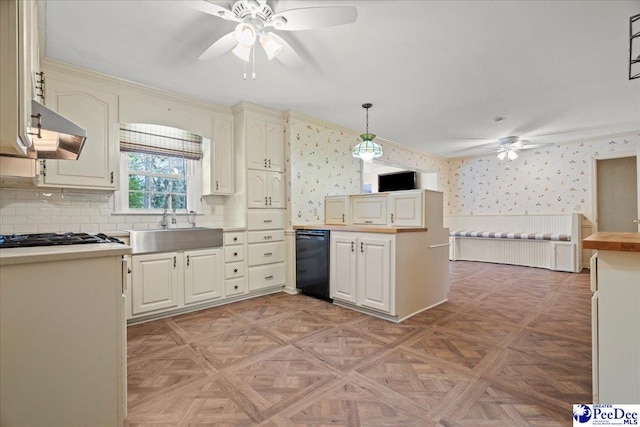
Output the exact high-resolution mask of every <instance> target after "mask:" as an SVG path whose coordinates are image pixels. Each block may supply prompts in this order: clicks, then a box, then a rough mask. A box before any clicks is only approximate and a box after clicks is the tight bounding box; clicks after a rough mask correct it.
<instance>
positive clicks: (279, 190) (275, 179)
mask: <svg viewBox="0 0 640 427" xmlns="http://www.w3.org/2000/svg"><path fill="white" fill-rule="evenodd" d="M283 177H284V174H282V173H280V172H267V181H268V182H267V202H268V205H269V207H270V208H284V179H283Z"/></svg>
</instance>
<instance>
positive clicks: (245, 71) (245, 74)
mask: <svg viewBox="0 0 640 427" xmlns="http://www.w3.org/2000/svg"><path fill="white" fill-rule="evenodd" d="M242 64H243V65H244V79H245V80H247V63H246V62H244V61H242Z"/></svg>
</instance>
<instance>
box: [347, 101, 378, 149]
mask: <svg viewBox="0 0 640 427" xmlns="http://www.w3.org/2000/svg"><path fill="white" fill-rule="evenodd" d="M372 106H373V105H372V104H369V103H367V104H362V108H365V109H366V110H367V128H366V129H367V130H366V132H365V133H363V134H362V135H360V138H362V142H360V143H359V144H357V145H356V146H355V147H353V150H351V154H352V155H353V157H357V158H360V159H362V160H365V161H369V160H373V159H375V158H378V157H381V156H382V146H381V145H380V144H377V143H375V142H374V141H373V140H374V139H375V137H376V136H375V134H373V133H369V108H371V107H372Z"/></svg>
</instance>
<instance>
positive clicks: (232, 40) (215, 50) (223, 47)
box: [198, 31, 238, 61]
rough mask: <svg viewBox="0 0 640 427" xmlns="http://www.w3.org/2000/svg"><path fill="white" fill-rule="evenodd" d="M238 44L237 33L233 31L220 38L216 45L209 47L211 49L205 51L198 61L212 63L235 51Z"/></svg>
mask: <svg viewBox="0 0 640 427" xmlns="http://www.w3.org/2000/svg"><path fill="white" fill-rule="evenodd" d="M237 43H238V41H237V40H236V36H235V31H232V32H230V33H228V34H225V35H224V36H222V37H220V38H219V39H218V40H217V41H216V42H215V43H214V44H212V45H211V46H209V48H208V49H207V50H205V51H204V52H203V53H202V55H200V57H199V58H198V59H199V60H201V61H210V60H212V59H214V58H216V57H218V56H220V55H222V54H223V53H225V52H227V51H229V50H230V49H233V47H234V46H235V45H236V44H237Z"/></svg>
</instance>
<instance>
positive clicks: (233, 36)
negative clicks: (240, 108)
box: [186, 0, 358, 79]
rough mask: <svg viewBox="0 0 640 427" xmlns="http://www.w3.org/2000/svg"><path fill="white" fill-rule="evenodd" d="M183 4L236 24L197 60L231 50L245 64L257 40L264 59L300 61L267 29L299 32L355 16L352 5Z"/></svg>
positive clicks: (198, 0)
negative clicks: (280, 8) (281, 7)
mask: <svg viewBox="0 0 640 427" xmlns="http://www.w3.org/2000/svg"><path fill="white" fill-rule="evenodd" d="M186 3H188V4H189V5H190V6H191V7H192V8H194V9H197V10H200V11H202V12H205V13H207V14H209V15H213V16H217V17H219V18H222V19H225V20H227V21H234V22H237V23H238V25H236V28H235V30H234V31H231V32H230V33H228V34H226V35H224V36H222V37H221V38H220V39H218V40H217V41H216V42H215V43H213V44H212V45H211V46H210V47H209V48H208V49H207V50H205V51H204V53H202V55H200V57H199V59H200V60H204V61H208V60H211V59H214V58H216V57H218V56H220V55H222V54H224V53H226V52H228V51H230V50H231V51H232V52H233V54H234V55H236V56H237V57H239V58H240V59H242V60H243V61H244V62H245V63H247V62H250V61H251V60H252V55H253V57H255V44H256V41H259V42H260V45H261V46H262V48H263V49H264V51H265V53H266V54H267V58H268V59H270V60H271V59H273V58H276V59H278V60H279V61H281V62H282V63H284V64H285V65H288V66H299V65H301V64H302V60H301V58H300V56H299V55H298V54H297V53H296V52H295V50H294V49H293V48H292V47H291V45H289V43H287V42H286V41H285V40H284V39H283V38H282V37H280V36H279V35H278V34H276V33H275V32H273V31H270V30H274V31H300V30H311V29H315V28H323V27H332V26H336V25H344V24H350V23H353V22H355V21H356V19H357V17H358V11H357V9H356V8H355V7H354V6H318V7H306V8H299V9H290V10H285V11H282V12H279V13H275V12H274V11H273V9H272V8H271V6H269V4H268V3H267V0H238V1H236V2H235V3H233V6H232V7H231V9H227V8H225V7H222V6H219V5H217V4H214V3H212V2H210V1H206V0H195V1H188V2H186ZM254 63H255V61H254ZM253 78H254V79H255V72H254V73H253ZM245 79H246V74H245Z"/></svg>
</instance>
